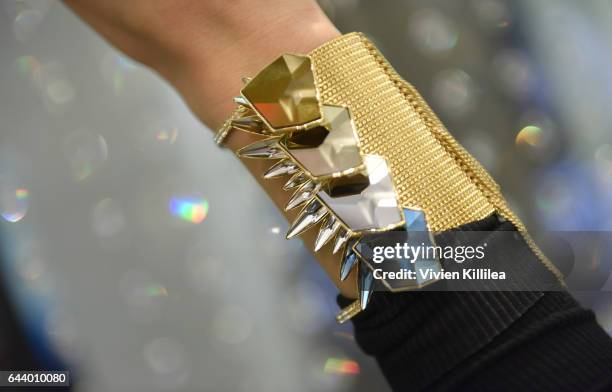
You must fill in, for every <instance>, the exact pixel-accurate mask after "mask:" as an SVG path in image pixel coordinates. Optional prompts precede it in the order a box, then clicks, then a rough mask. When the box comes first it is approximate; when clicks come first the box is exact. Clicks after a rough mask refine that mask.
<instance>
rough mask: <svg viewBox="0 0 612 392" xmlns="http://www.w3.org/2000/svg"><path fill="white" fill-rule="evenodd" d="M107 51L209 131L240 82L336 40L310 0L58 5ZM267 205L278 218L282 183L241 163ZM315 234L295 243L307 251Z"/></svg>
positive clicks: (242, 139) (73, 1)
mask: <svg viewBox="0 0 612 392" xmlns="http://www.w3.org/2000/svg"><path fill="white" fill-rule="evenodd" d="M65 3H66V4H67V5H68V6H69V7H70V8H72V9H73V10H74V11H75V12H76V13H77V14H78V15H79V16H80V17H81V18H82V19H84V20H85V21H86V22H87V23H88V24H90V25H91V26H92V27H93V28H94V29H96V30H97V31H98V32H99V33H100V34H102V35H103V36H104V37H105V38H106V39H107V40H108V41H109V42H110V43H111V44H113V45H115V46H116V47H117V48H119V49H120V50H122V51H123V52H125V53H126V54H127V55H129V56H131V57H133V58H134V59H136V60H138V61H140V62H142V63H143V64H145V65H147V66H149V67H150V68H152V69H154V70H155V71H156V72H158V73H159V74H160V75H161V76H162V77H164V78H165V79H166V80H168V81H169V82H170V83H171V84H172V85H173V86H174V87H175V88H176V89H177V90H178V92H179V93H180V94H181V96H182V97H183V99H184V100H185V102H186V103H187V105H189V107H190V108H191V110H192V111H193V112H194V114H195V115H196V116H197V117H198V118H200V120H202V122H203V123H204V124H206V125H208V126H209V127H210V128H211V129H212V130H215V129H216V128H217V127H218V126H219V125H220V124H221V123H222V122H223V120H224V119H225V118H227V116H228V115H229V114H230V113H231V111H232V110H233V109H234V104H233V101H232V98H233V97H234V96H235V95H237V93H238V92H239V91H240V89H241V88H242V82H241V78H242V77H243V76H247V77H248V76H253V75H255V74H256V73H257V72H258V71H259V70H260V69H261V68H263V67H264V66H265V65H267V64H268V63H270V62H271V61H272V60H274V59H275V58H276V57H278V55H279V54H281V53H284V52H293V53H307V52H309V51H310V50H312V49H314V48H315V47H317V46H319V45H321V44H322V43H324V42H327V41H329V40H330V39H333V38H334V37H337V36H338V35H339V32H338V30H337V29H336V28H335V27H334V26H333V24H332V23H331V22H330V21H329V19H328V18H327V17H326V16H325V15H324V14H323V12H322V11H321V9H320V8H319V7H318V5H317V4H316V2H314V1H311V0H254V1H253V0H251V1H244V0H238V1H218V0H215V1H212V0H207V1H199V0H180V1H176V0H171V1H167V0H155V1H153V0H142V1H140V0H133V1H129V2H125V1H124V0H107V1H97V0H65ZM254 140H255V139H254V137H253V135H250V134H246V133H238V132H234V133H232V135H231V136H230V137H229V138H228V140H227V143H226V145H227V146H228V147H229V148H230V149H231V150H234V151H235V150H237V149H238V148H240V147H243V146H245V145H247V144H249V143H251V142H252V141H254ZM243 163H244V165H245V166H246V167H247V169H248V170H249V171H250V173H251V175H253V176H254V177H255V178H256V179H257V181H258V182H259V183H260V185H261V186H262V188H263V189H264V190H265V191H266V193H267V194H268V195H269V197H270V199H271V200H272V201H273V202H274V203H275V204H276V205H277V206H278V207H279V210H280V211H281V212H282V213H283V214H284V215H285V216H286V217H287V218H288V219H290V220H292V219H293V218H294V217H295V215H296V213H297V211H289V212H284V208H283V207H284V206H285V205H286V204H287V202H288V200H289V198H290V197H291V194H290V193H287V192H283V191H282V189H281V188H282V184H283V183H284V182H285V181H286V180H282V179H276V180H263V179H262V175H263V173H264V172H265V171H266V170H267V169H268V168H269V164H268V163H266V162H263V161H259V160H248V159H247V160H243ZM315 234H316V233H312V232H308V233H305V234H304V235H303V236H302V238H303V240H304V242H305V243H306V244H307V245H308V247H309V249H312V245H313V243H314V240H315ZM316 258H317V260H318V261H319V263H320V264H321V266H322V267H323V269H324V270H325V271H326V272H327V274H328V276H329V277H330V279H331V280H332V281H333V282H334V283H335V284H336V285H337V286H338V288H339V290H340V292H341V293H342V294H344V295H345V296H348V297H350V298H355V297H356V295H357V291H356V281H355V279H354V276H353V277H351V278H350V279H347V280H346V281H345V282H340V280H339V279H338V267H337V259H336V258H334V257H333V256H332V254H331V251H329V249H323V250H321V251H320V252H318V253H317V254H316Z"/></svg>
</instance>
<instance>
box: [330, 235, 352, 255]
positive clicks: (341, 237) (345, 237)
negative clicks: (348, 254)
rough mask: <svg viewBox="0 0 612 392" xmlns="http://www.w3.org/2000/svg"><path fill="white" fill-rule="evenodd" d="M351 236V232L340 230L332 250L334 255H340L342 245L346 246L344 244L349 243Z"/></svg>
mask: <svg viewBox="0 0 612 392" xmlns="http://www.w3.org/2000/svg"><path fill="white" fill-rule="evenodd" d="M349 236H350V234H349V232H348V231H346V230H344V229H340V230H339V231H338V235H337V236H336V240H335V241H334V249H333V250H332V254H336V253H338V251H339V250H340V249H341V248H342V245H344V243H345V242H346V241H348V239H349Z"/></svg>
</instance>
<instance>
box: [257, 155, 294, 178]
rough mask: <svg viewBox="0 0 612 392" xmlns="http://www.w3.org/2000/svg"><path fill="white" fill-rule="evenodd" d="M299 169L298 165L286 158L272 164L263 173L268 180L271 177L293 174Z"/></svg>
mask: <svg viewBox="0 0 612 392" xmlns="http://www.w3.org/2000/svg"><path fill="white" fill-rule="evenodd" d="M298 170H299V169H298V167H297V165H296V164H295V163H293V162H291V161H290V160H288V159H284V160H282V161H280V162H278V163H275V164H274V165H272V166H271V167H270V168H269V169H268V170H267V171H266V172H265V173H264V175H263V177H264V178H265V179H266V180H269V179H271V178H277V177H281V176H284V175H286V174H293V173H295V172H297V171H298Z"/></svg>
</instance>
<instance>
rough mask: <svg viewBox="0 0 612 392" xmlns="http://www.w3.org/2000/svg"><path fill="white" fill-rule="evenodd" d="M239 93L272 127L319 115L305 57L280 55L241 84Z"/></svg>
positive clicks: (315, 117) (310, 119) (307, 60)
mask: <svg viewBox="0 0 612 392" xmlns="http://www.w3.org/2000/svg"><path fill="white" fill-rule="evenodd" d="M242 96H243V97H244V98H246V100H247V101H249V103H250V104H251V106H252V107H253V108H254V109H255V110H256V111H257V112H258V113H259V114H260V115H261V116H262V117H263V118H264V119H265V120H266V121H267V123H268V125H270V126H271V127H272V128H274V129H275V130H278V129H283V128H289V127H295V126H299V125H304V124H306V123H309V122H311V121H314V120H317V119H319V118H320V117H321V112H320V110H319V102H318V99H317V90H316V87H315V82H314V75H313V73H312V69H311V64H310V58H309V57H308V56H297V55H292V54H284V55H282V56H281V57H279V58H278V59H276V60H275V61H274V62H273V63H272V64H270V65H268V66H267V67H266V68H264V69H263V70H262V71H261V72H259V73H258V74H257V76H255V77H254V78H253V79H252V80H250V81H249V82H248V83H247V85H246V86H244V88H243V89H242Z"/></svg>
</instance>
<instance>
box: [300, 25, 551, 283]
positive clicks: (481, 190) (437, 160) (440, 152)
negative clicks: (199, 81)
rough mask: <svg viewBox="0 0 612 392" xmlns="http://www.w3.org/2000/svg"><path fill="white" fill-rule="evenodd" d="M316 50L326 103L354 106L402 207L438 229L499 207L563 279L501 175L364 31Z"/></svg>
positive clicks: (369, 149) (363, 135) (366, 144)
mask: <svg viewBox="0 0 612 392" xmlns="http://www.w3.org/2000/svg"><path fill="white" fill-rule="evenodd" d="M309 55H310V57H311V59H312V61H313V65H314V66H313V68H314V72H315V80H316V84H317V88H318V90H319V93H320V97H321V101H322V103H323V104H329V105H341V106H346V107H348V108H349V109H350V111H351V114H352V116H353V119H354V121H355V125H356V128H357V133H358V134H359V140H360V142H361V148H362V150H363V152H364V153H365V154H377V155H381V156H384V157H385V158H386V159H387V160H388V164H389V167H390V170H391V173H392V175H393V181H394V185H395V189H396V190H397V193H398V200H399V202H400V204H401V206H402V207H418V208H421V209H422V210H424V211H425V213H426V215H427V217H428V222H429V226H430V228H431V230H433V231H444V230H448V229H452V228H456V227H458V226H461V225H463V224H466V223H470V222H474V221H477V220H480V219H483V218H485V217H487V216H489V215H490V214H492V213H493V212H497V213H498V214H499V215H500V216H502V217H504V218H506V219H508V220H509V221H510V222H512V223H513V224H514V225H515V226H516V227H517V229H518V230H519V232H521V234H522V235H523V236H524V238H525V240H526V242H527V243H528V245H529V246H530V247H531V248H532V250H533V251H534V253H535V254H536V255H537V256H538V257H539V258H540V260H541V261H542V262H543V263H544V264H545V265H546V266H547V267H548V268H549V269H550V270H551V272H553V273H554V274H555V275H556V276H557V277H558V278H559V280H562V275H561V274H560V272H559V271H558V270H557V269H556V268H555V266H554V265H553V264H552V263H551V262H550V261H549V260H548V259H547V258H546V257H545V256H544V255H543V254H542V252H541V251H540V250H539V249H538V247H537V246H536V244H535V243H534V242H533V241H532V240H531V238H530V237H529V235H528V234H527V232H526V230H525V227H524V226H523V224H522V223H521V221H520V220H519V219H518V218H517V217H516V216H515V215H514V214H513V213H512V211H510V209H509V208H508V206H507V204H506V201H505V200H504V198H503V196H502V195H501V192H500V190H499V186H498V185H497V184H496V183H495V181H493V179H492V178H491V177H490V176H489V175H488V173H487V172H486V171H485V170H484V169H483V168H482V166H481V165H480V164H479V163H478V162H477V161H476V160H475V159H474V158H473V157H472V156H471V155H470V154H469V153H467V152H466V151H465V149H463V147H461V146H460V145H459V144H458V143H457V142H456V141H455V139H454V138H453V137H452V136H451V135H450V134H449V133H448V131H447V130H446V129H445V128H444V126H443V125H442V123H441V122H440V120H439V119H438V118H437V117H436V115H435V114H434V113H433V111H432V110H431V109H430V108H429V106H428V105H427V104H426V103H425V101H424V100H423V98H422V97H421V96H420V94H419V93H418V92H417V91H416V90H415V89H414V87H412V86H411V85H410V84H408V83H407V82H405V81H404V80H403V79H402V78H401V77H400V76H399V75H398V74H397V72H395V70H394V69H393V68H392V67H391V65H389V63H388V62H387V61H386V59H385V58H384V57H383V56H382V55H381V54H380V52H379V51H378V50H377V49H376V47H375V46H374V45H373V44H372V43H371V42H370V41H369V40H368V39H367V38H366V37H365V36H364V35H363V34H360V33H351V34H347V35H344V36H342V37H339V38H337V39H335V40H332V41H330V42H328V43H326V44H324V45H322V46H320V47H319V48H317V49H315V50H313V51H312V52H311V53H310V54H309Z"/></svg>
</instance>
